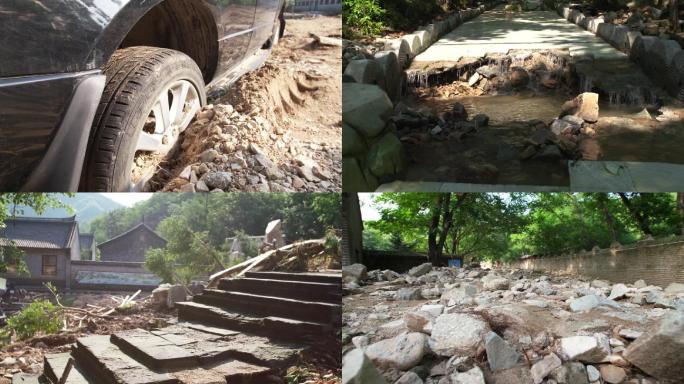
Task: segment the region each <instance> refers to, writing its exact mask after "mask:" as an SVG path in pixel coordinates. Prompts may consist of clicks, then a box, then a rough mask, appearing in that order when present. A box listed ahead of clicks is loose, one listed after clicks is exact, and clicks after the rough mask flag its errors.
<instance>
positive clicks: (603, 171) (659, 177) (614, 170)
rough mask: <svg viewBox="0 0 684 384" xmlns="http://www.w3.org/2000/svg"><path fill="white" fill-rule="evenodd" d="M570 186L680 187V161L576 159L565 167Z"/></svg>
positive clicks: (683, 177) (683, 175) (683, 173)
mask: <svg viewBox="0 0 684 384" xmlns="http://www.w3.org/2000/svg"><path fill="white" fill-rule="evenodd" d="M569 171H570V189H571V190H573V191H582V192H630V191H638V192H662V191H682V190H684V164H668V163H645V162H632V161H578V162H576V163H574V164H572V165H570V166H569Z"/></svg>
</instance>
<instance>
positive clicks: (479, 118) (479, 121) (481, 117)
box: [473, 113, 489, 128]
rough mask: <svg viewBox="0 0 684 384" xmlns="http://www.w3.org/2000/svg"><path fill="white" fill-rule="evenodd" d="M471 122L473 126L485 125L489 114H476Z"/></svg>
mask: <svg viewBox="0 0 684 384" xmlns="http://www.w3.org/2000/svg"><path fill="white" fill-rule="evenodd" d="M473 122H474V123H475V127H477V128H479V127H486V126H487V124H489V116H487V115H485V114H482V113H480V114H477V115H475V116H474V117H473Z"/></svg>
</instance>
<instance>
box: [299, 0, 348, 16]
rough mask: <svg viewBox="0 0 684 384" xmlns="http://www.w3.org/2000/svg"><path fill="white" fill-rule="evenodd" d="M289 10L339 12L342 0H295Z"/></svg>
mask: <svg viewBox="0 0 684 384" xmlns="http://www.w3.org/2000/svg"><path fill="white" fill-rule="evenodd" d="M288 10H289V11H291V12H322V13H341V12H342V0H296V1H295V2H294V7H292V8H291V9H290V8H288Z"/></svg>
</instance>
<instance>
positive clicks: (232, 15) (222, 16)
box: [205, 0, 257, 78]
mask: <svg viewBox="0 0 684 384" xmlns="http://www.w3.org/2000/svg"><path fill="white" fill-rule="evenodd" d="M205 1H206V2H207V3H208V4H209V5H210V6H211V7H212V8H213V9H214V10H215V12H216V14H217V27H218V37H219V53H218V54H219V57H218V61H219V63H218V68H217V71H216V76H215V77H217V78H218V77H221V76H222V75H223V74H225V73H226V72H228V71H230V70H231V69H233V68H235V66H237V65H238V64H239V63H240V61H241V60H242V59H243V58H244V56H245V53H246V52H247V50H248V48H249V45H250V42H251V40H252V38H253V35H254V28H253V26H254V17H255V13H256V8H257V0H205Z"/></svg>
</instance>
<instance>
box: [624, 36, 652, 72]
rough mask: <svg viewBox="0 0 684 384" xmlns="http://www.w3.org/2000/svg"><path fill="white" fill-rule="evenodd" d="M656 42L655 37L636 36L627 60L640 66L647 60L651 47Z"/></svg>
mask: <svg viewBox="0 0 684 384" xmlns="http://www.w3.org/2000/svg"><path fill="white" fill-rule="evenodd" d="M657 40H658V38H657V37H655V36H643V35H638V36H636V38H635V39H634V44H633V45H632V49H631V51H630V52H629V58H630V59H631V60H632V61H634V62H635V63H637V64H639V65H642V64H643V63H645V62H646V60H648V55H649V54H650V53H649V51H650V50H651V46H652V45H653V44H654V43H655V42H656V41H657Z"/></svg>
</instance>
